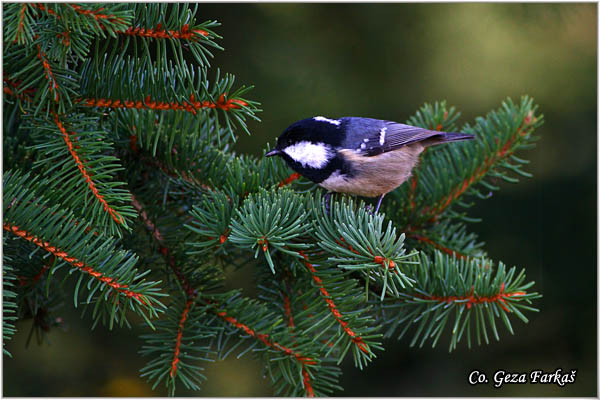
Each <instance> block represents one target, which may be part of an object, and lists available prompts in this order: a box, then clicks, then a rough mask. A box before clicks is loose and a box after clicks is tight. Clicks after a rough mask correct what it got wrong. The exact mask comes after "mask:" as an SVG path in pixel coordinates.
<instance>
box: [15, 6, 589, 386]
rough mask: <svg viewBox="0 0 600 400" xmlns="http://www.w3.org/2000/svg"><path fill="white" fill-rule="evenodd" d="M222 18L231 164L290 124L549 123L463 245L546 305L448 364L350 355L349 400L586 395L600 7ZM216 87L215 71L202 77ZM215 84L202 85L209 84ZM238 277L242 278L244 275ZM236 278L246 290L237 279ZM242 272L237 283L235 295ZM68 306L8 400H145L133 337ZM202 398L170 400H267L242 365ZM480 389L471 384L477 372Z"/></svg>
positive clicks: (21, 369)
mask: <svg viewBox="0 0 600 400" xmlns="http://www.w3.org/2000/svg"><path fill="white" fill-rule="evenodd" d="M198 15H199V18H200V19H216V20H218V21H220V22H221V23H222V24H223V25H222V26H221V27H219V28H217V30H216V31H217V32H218V33H219V34H220V35H222V36H223V37H224V38H223V39H222V40H221V41H220V42H219V43H220V44H221V45H222V46H223V47H225V52H220V51H216V52H215V57H214V59H213V61H212V64H213V66H214V67H219V68H220V69H221V71H223V72H230V73H233V74H234V75H235V76H236V81H237V82H239V83H244V84H252V85H255V89H254V90H252V91H251V92H250V93H249V94H248V97H249V98H252V99H254V100H257V101H260V102H261V103H262V109H263V110H264V111H263V112H262V113H260V114H259V116H260V118H261V120H262V122H260V123H258V122H250V123H249V128H250V131H251V132H252V136H251V137H248V136H246V135H245V134H244V133H243V132H239V134H240V139H239V141H238V143H237V145H236V148H235V150H236V151H237V152H238V153H248V154H252V155H255V156H260V155H261V154H262V151H263V150H264V149H265V148H266V145H267V143H268V142H270V143H271V144H273V143H274V140H275V138H276V137H277V136H278V135H279V134H280V133H281V132H282V131H283V130H284V129H285V128H286V127H287V126H288V125H289V124H290V123H292V122H294V121H296V120H299V119H302V118H306V117H311V116H315V115H324V116H329V117H341V116H362V117H373V118H381V119H389V120H395V121H399V122H406V120H407V119H408V117H409V116H411V115H412V114H414V112H415V111H416V110H417V109H418V108H419V107H420V106H421V105H422V104H423V103H424V102H434V101H437V100H444V99H445V100H446V101H447V102H448V104H449V105H454V106H456V107H457V109H458V110H459V111H460V112H461V113H462V116H461V119H460V123H459V126H461V125H462V124H464V123H466V122H471V121H473V119H474V118H475V117H476V116H478V115H484V114H485V113H487V112H488V111H490V110H492V109H496V108H498V107H499V106H500V103H501V101H502V100H504V99H505V98H506V97H511V98H513V100H516V101H518V100H519V98H520V96H521V95H523V94H528V95H531V96H532V97H533V98H534V99H535V102H536V103H537V104H539V110H540V111H541V112H542V113H543V114H544V116H545V123H544V125H543V126H542V127H541V129H539V130H538V131H537V134H538V135H539V136H540V137H541V139H540V141H539V142H538V143H537V147H536V148H535V149H534V150H529V151H525V152H521V153H520V154H518V156H519V157H521V158H526V159H529V160H531V164H530V165H529V166H528V167H527V168H526V170H527V171H528V172H531V173H533V174H534V177H533V178H532V179H527V178H523V179H521V182H520V183H519V184H516V185H514V184H508V183H502V184H501V187H502V189H501V190H500V191H499V192H497V193H495V194H494V196H493V197H491V198H490V199H488V200H485V201H479V202H478V203H477V205H476V206H475V207H473V208H472V209H471V210H470V215H471V216H473V217H479V218H482V222H480V223H476V224H473V225H472V226H471V229H472V230H473V231H475V232H477V233H478V234H479V236H480V238H481V239H482V240H483V241H485V242H486V250H487V251H488V253H489V255H490V256H491V257H492V258H493V259H495V260H502V261H503V262H504V263H506V264H507V265H508V266H513V265H516V266H518V267H525V268H526V269H527V277H528V280H534V281H535V282H536V286H535V287H534V290H536V291H538V292H541V293H542V294H543V295H544V297H543V298H542V299H541V300H539V301H538V302H536V303H535V306H536V307H538V308H540V310H541V311H540V312H539V313H531V314H528V317H530V321H529V323H528V324H524V323H522V322H520V321H517V320H516V319H515V322H514V324H513V327H514V329H515V335H514V336H513V335H511V334H510V333H509V332H507V331H506V329H504V327H503V326H502V327H499V332H500V334H501V340H500V341H499V342H496V341H495V340H494V339H493V338H492V339H491V340H492V343H491V344H490V345H482V346H477V345H475V347H474V348H472V349H468V348H467V346H466V344H465V343H463V344H462V345H459V348H458V350H456V351H454V352H452V353H448V350H447V348H448V340H447V339H446V340H441V341H440V343H439V344H438V346H437V347H436V348H433V349H432V348H430V347H429V345H427V347H425V348H411V347H409V341H410V337H406V338H403V339H402V340H400V341H396V340H388V341H386V342H385V343H384V345H385V351H384V352H379V353H378V354H377V359H376V360H375V361H374V362H373V363H371V364H370V365H369V366H368V367H367V368H366V369H365V370H363V371H360V370H357V369H355V368H354V366H353V363H352V360H351V357H350V358H349V359H348V362H347V363H346V364H345V365H344V366H343V371H344V374H343V375H342V378H341V385H342V386H343V387H344V391H343V392H339V393H336V394H337V395H345V396H436V397H437V396H596V395H597V347H596V344H597V339H596V337H597V330H596V322H597V320H596V318H597V309H596V304H597V303H596V295H597V287H596V282H597V278H596V274H597V270H596V268H597V265H596V260H597V258H596V253H597V248H596V246H597V236H596V235H597V232H596V220H597V215H596V212H597V211H596V202H597V199H596V189H597V188H596V182H597V177H596V162H597V114H596V113H597V6H596V5H595V4H574V3H571V4H539V3H533V4H510V3H509V4H491V3H485V4H473V3H467V4H352V5H343V4H201V5H200V7H199V12H198ZM213 73H214V71H213ZM212 76H214V75H212ZM246 269H247V268H246ZM243 274H246V275H243ZM251 276H252V271H246V270H242V271H241V273H240V274H238V275H235V276H232V277H231V279H232V281H231V283H230V284H231V285H232V286H235V285H238V286H243V285H245V284H246V282H247V281H248V279H250V277H251ZM68 300H69V299H67V307H66V311H65V313H64V320H65V321H66V322H65V326H64V328H63V329H54V330H52V331H51V332H50V333H49V335H48V339H49V344H48V343H44V344H43V345H41V346H38V345H37V344H36V343H35V339H32V341H31V342H32V343H31V344H30V345H29V347H28V348H25V342H26V340H27V333H28V330H29V328H30V326H31V322H30V321H24V322H21V323H19V324H18V325H17V328H18V330H19V331H20V332H19V333H18V334H17V335H16V336H15V338H14V339H13V340H12V341H11V342H9V343H8V345H7V349H8V350H9V351H10V352H11V353H12V354H13V358H12V359H10V358H7V357H4V359H3V362H4V376H3V378H4V381H3V383H4V390H3V394H4V395H5V396H156V395H162V396H164V395H166V391H165V390H164V388H163V387H160V388H158V389H157V391H152V390H151V388H150V386H149V385H148V384H146V383H145V381H144V380H142V379H141V378H139V369H140V368H142V366H143V365H144V363H145V362H146V360H145V359H143V358H141V356H139V355H138V354H137V352H138V350H139V347H140V346H141V341H140V340H138V339H137V336H138V335H139V334H140V333H141V332H140V330H139V329H138V328H133V329H131V330H130V329H126V328H123V329H115V330H114V331H112V332H110V331H108V329H107V328H104V327H98V328H96V329H95V330H94V331H90V330H89V326H90V324H91V323H90V318H89V317H85V318H84V319H80V318H79V311H78V310H73V308H72V305H71V304H72V303H69V301H68ZM207 368H208V369H207V373H206V375H207V377H208V381H207V382H206V383H205V385H204V388H203V390H202V391H201V392H199V393H196V392H190V391H185V390H184V389H183V388H181V390H178V395H181V396H184V395H185V396H196V395H201V396H271V395H272V392H271V389H270V385H269V382H268V380H267V379H268V378H267V379H264V373H263V371H262V370H261V366H260V364H258V363H257V362H256V361H255V360H254V359H253V358H252V357H251V356H246V357H244V358H242V359H240V360H237V359H232V360H227V361H224V362H217V363H213V364H211V365H207ZM557 368H561V369H562V370H563V371H570V370H573V369H576V370H577V375H576V382H575V383H574V384H571V385H566V386H565V387H559V386H558V385H556V384H546V385H541V384H538V385H516V384H512V385H511V384H506V385H504V386H503V387H502V388H500V389H496V388H494V387H493V375H494V372H495V371H497V370H500V369H503V370H505V371H509V372H530V371H532V370H536V369H540V370H543V371H546V372H554V371H555V370H556V369H557ZM475 369H477V370H479V371H482V372H484V373H486V374H487V375H488V377H489V379H490V383H489V384H482V385H477V386H471V385H469V384H468V380H467V378H468V375H469V373H470V372H471V371H472V370H475Z"/></svg>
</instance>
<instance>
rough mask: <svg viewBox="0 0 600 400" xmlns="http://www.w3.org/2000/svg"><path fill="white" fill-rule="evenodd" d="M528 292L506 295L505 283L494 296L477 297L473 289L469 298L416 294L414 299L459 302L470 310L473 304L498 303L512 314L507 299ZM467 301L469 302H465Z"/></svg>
mask: <svg viewBox="0 0 600 400" xmlns="http://www.w3.org/2000/svg"><path fill="white" fill-rule="evenodd" d="M526 294H527V293H526V292H512V293H504V282H503V283H502V285H501V286H500V291H499V292H498V293H497V294H496V295H494V296H489V297H487V296H475V295H474V294H473V288H471V293H470V294H469V295H468V296H434V295H431V296H426V295H422V294H420V293H414V294H413V296H414V297H418V298H420V299H425V300H435V301H438V302H440V303H448V304H450V303H453V302H458V303H457V304H459V305H465V306H466V307H467V308H468V309H470V308H471V306H472V305H473V304H483V303H498V304H499V305H500V307H502V308H503V309H504V310H505V311H506V312H510V310H509V309H508V308H507V307H506V301H505V299H506V298H508V297H515V296H525V295H526ZM465 300H467V301H465Z"/></svg>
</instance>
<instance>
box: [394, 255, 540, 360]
mask: <svg viewBox="0 0 600 400" xmlns="http://www.w3.org/2000/svg"><path fill="white" fill-rule="evenodd" d="M421 263H422V265H423V268H421V269H419V270H418V272H417V273H416V274H415V281H416V283H415V285H414V286H413V288H412V289H411V290H410V291H408V292H406V293H403V294H402V295H401V298H402V299H403V301H401V302H397V303H395V304H392V303H391V302H390V303H389V304H388V303H386V304H384V305H382V312H383V314H382V318H383V320H382V322H383V323H385V324H386V325H388V326H389V329H388V330H387V332H386V334H385V336H386V337H389V336H391V335H392V334H393V333H394V331H395V330H396V329H397V328H398V326H399V325H400V324H405V327H404V329H403V330H402V331H401V333H400V335H399V336H398V339H400V338H401V337H402V336H403V335H404V334H405V333H406V332H407V330H408V328H409V327H410V326H411V325H413V324H414V325H417V331H416V332H415V334H414V337H413V340H412V341H411V346H413V345H415V344H416V343H417V342H419V340H420V342H419V346H420V347H421V346H423V344H424V343H425V341H426V340H427V339H432V340H433V342H432V347H433V346H435V345H436V344H437V342H438V340H439V339H440V337H441V335H442V333H443V331H444V328H445V327H446V325H449V326H451V327H452V328H451V335H450V347H449V350H450V351H452V350H454V349H455V348H456V346H457V344H458V343H459V342H460V340H461V339H462V337H463V334H465V333H466V336H467V344H468V346H469V347H471V336H472V331H473V330H474V334H475V335H476V338H477V344H481V338H482V337H483V339H484V340H485V343H486V344H487V343H489V339H488V333H487V330H488V325H489V326H490V327H491V330H492V333H493V334H494V337H495V338H496V340H500V337H499V334H498V329H497V327H496V320H498V319H501V320H502V322H503V323H504V325H505V327H506V328H507V329H508V331H509V332H510V333H511V334H512V333H513V328H512V325H511V323H510V320H509V314H514V315H516V316H517V317H518V318H519V319H521V320H522V321H523V322H528V320H527V318H526V317H525V315H524V314H523V313H522V311H525V310H527V311H538V310H537V309H535V308H532V307H530V306H529V305H528V304H531V301H532V300H534V299H537V298H540V297H541V295H539V294H538V293H536V292H532V293H528V292H527V289H528V288H530V287H531V286H533V284H534V282H529V283H524V281H525V274H524V271H521V272H520V273H519V274H516V268H514V267H513V268H511V269H510V270H508V271H507V270H506V268H505V266H504V264H502V263H501V262H500V263H499V265H498V268H497V270H496V271H495V272H494V270H493V269H492V268H491V262H489V261H486V260H473V259H469V260H464V259H463V260H457V259H456V258H451V257H449V256H448V255H442V253H441V252H435V254H434V258H433V259H430V258H429V257H427V256H426V255H425V254H423V253H421ZM390 312H391V315H390ZM452 321H453V322H452ZM473 325H475V326H473Z"/></svg>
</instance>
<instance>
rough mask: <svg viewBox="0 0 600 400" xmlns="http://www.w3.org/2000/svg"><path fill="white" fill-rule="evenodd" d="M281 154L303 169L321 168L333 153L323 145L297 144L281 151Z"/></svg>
mask: <svg viewBox="0 0 600 400" xmlns="http://www.w3.org/2000/svg"><path fill="white" fill-rule="evenodd" d="M283 152H284V153H286V154H287V155H288V156H290V157H291V158H292V159H293V160H294V161H296V162H298V163H300V164H302V166H303V167H306V166H309V167H311V168H317V169H320V168H323V167H324V166H325V165H327V162H328V161H329V160H330V159H331V158H332V157H333V152H332V151H331V150H329V147H328V146H327V145H325V143H311V142H306V141H304V142H299V143H296V144H294V145H292V146H288V147H286V148H285V149H283Z"/></svg>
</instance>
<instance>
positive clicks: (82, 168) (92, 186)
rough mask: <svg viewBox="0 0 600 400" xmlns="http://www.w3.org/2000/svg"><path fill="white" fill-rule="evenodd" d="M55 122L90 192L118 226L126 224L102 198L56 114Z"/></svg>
mask: <svg viewBox="0 0 600 400" xmlns="http://www.w3.org/2000/svg"><path fill="white" fill-rule="evenodd" d="M54 122H55V123H56V126H58V129H59V130H60V131H61V133H62V135H63V139H64V141H65V143H66V144H67V148H68V149H69V153H71V156H72V157H73V160H75V163H76V164H77V168H78V169H79V171H80V172H81V175H83V177H84V179H85V181H86V182H87V184H88V187H89V188H90V190H91V191H92V193H93V194H94V196H95V197H96V199H98V201H99V202H100V204H102V206H103V207H104V211H106V212H108V213H109V214H110V216H111V217H112V219H113V220H114V221H115V222H116V223H117V224H121V225H122V224H123V223H124V221H123V217H122V216H121V215H120V214H119V213H117V212H116V211H115V210H114V209H113V208H112V207H111V206H109V205H108V202H107V201H106V200H105V199H104V196H102V195H101V194H100V193H99V191H98V188H97V187H96V184H95V183H94V181H93V180H92V177H91V176H90V174H89V173H88V172H87V170H86V169H85V166H84V165H83V162H82V161H81V159H80V158H79V155H78V154H77V152H76V151H75V146H74V145H73V141H72V140H71V137H70V135H69V133H68V132H67V130H66V129H65V127H64V126H63V124H62V122H60V120H59V119H58V115H57V114H54ZM71 134H72V135H74V134H75V133H74V132H73V133H71Z"/></svg>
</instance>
